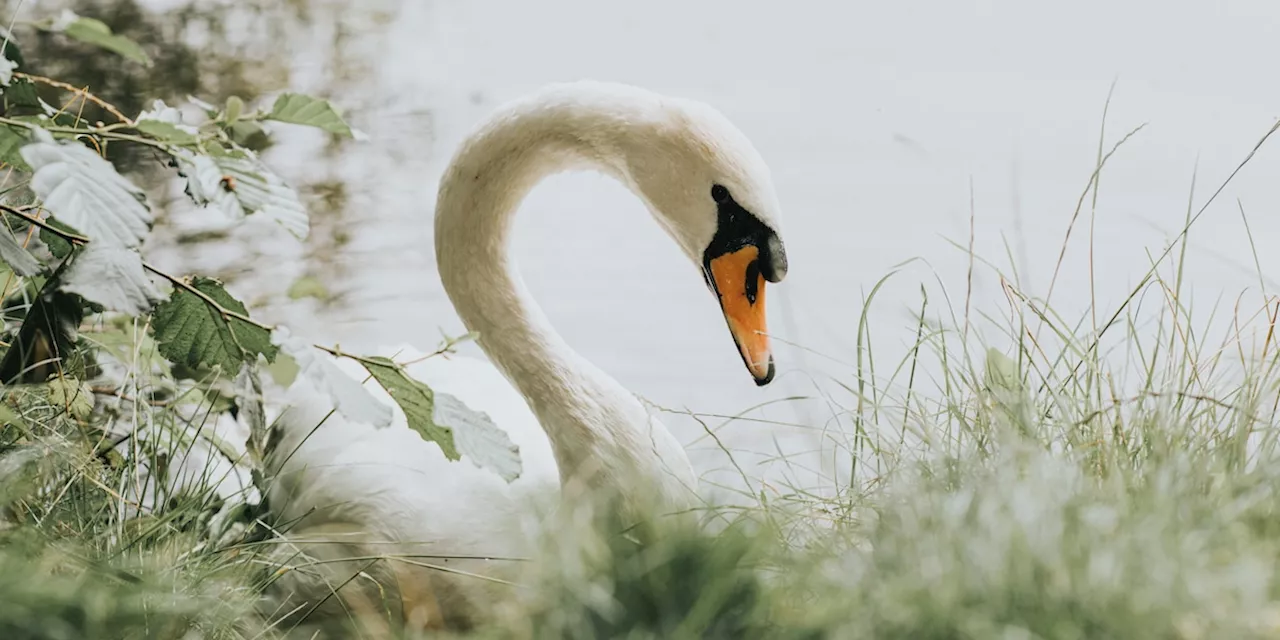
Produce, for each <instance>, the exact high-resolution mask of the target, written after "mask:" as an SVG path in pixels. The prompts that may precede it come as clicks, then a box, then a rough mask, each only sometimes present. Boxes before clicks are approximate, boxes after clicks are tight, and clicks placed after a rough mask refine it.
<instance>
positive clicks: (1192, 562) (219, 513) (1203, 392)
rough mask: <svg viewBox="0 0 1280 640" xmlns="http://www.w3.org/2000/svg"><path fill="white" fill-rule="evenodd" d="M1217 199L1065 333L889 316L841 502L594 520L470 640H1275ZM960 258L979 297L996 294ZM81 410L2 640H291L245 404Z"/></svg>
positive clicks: (125, 361) (42, 444)
mask: <svg viewBox="0 0 1280 640" xmlns="http://www.w3.org/2000/svg"><path fill="white" fill-rule="evenodd" d="M1273 131H1274V130H1273ZM1270 133H1271V132H1268V133H1267V135H1268V136H1269V135H1270ZM1126 138H1127V137H1126ZM1265 139H1266V138H1265V137H1264V138H1263V140H1264V141H1265ZM1259 145H1260V146H1261V142H1260V143H1259ZM1118 146H1119V145H1117V147H1116V148H1118ZM1104 148H1105V147H1104V146H1102V145H1100V147H1099V154H1098V160H1097V166H1096V168H1095V170H1094V171H1093V172H1092V175H1091V177H1090V179H1089V181H1088V187H1087V188H1086V189H1085V190H1084V191H1083V193H1082V195H1081V197H1080V199H1079V203H1078V205H1077V210H1076V212H1075V215H1073V217H1072V219H1071V221H1070V228H1071V229H1072V231H1069V232H1068V236H1070V235H1071V233H1074V232H1076V230H1075V227H1076V223H1077V221H1078V219H1080V218H1081V217H1082V216H1083V214H1084V213H1085V212H1087V211H1088V209H1086V207H1092V206H1094V205H1093V203H1094V202H1096V185H1097V182H1098V179H1099V177H1100V176H1101V175H1103V169H1104V167H1105V163H1106V160H1107V159H1108V158H1110V157H1111V154H1112V153H1115V152H1116V148H1112V149H1111V150H1110V151H1106V152H1104ZM1250 157H1252V153H1251V154H1250ZM1247 161H1248V159H1247V158H1246V159H1245V162H1247ZM1235 175H1236V174H1235V173H1232V174H1231V178H1228V180H1227V181H1226V182H1230V180H1231V179H1233V178H1234V176H1235ZM1226 182H1224V183H1223V186H1226ZM1221 192H1222V189H1221V188H1219V189H1218V190H1217V191H1215V192H1213V193H1212V194H1211V196H1210V197H1208V198H1206V199H1205V202H1204V203H1202V206H1201V207H1199V208H1196V207H1193V206H1189V207H1188V210H1187V215H1186V228H1185V229H1184V230H1183V233H1182V234H1180V235H1179V237H1178V238H1177V239H1176V241H1175V242H1172V243H1170V244H1169V245H1168V246H1167V247H1165V248H1162V252H1161V253H1157V254H1153V255H1151V265H1152V266H1151V269H1150V271H1149V273H1148V274H1147V276H1146V277H1145V278H1143V279H1141V281H1140V282H1139V283H1138V284H1137V285H1136V286H1135V287H1134V288H1133V290H1132V293H1131V295H1129V296H1128V297H1127V298H1126V299H1125V300H1123V301H1122V302H1121V303H1120V304H1119V305H1118V306H1117V307H1116V308H1114V309H1106V308H1101V307H1099V306H1098V305H1097V303H1096V302H1095V304H1094V305H1093V306H1092V307H1091V308H1088V309H1073V310H1066V309H1055V308H1054V307H1053V306H1052V305H1051V304H1050V300H1046V299H1038V298H1036V297H1035V296H1033V295H1030V294H1028V293H1027V292H1024V291H1022V290H1021V288H1020V287H1019V285H1018V284H1017V283H1018V278H1017V277H1016V274H1014V275H1012V276H1005V275H1001V276H1000V277H1001V282H1002V283H1003V287H1004V292H1005V294H1006V299H1007V301H1008V307H1007V308H1006V309H1005V311H1004V313H1003V314H1001V315H994V314H996V312H995V311H993V310H986V309H984V308H982V307H981V306H980V305H975V304H973V303H972V301H971V300H970V296H969V293H968V291H966V292H965V296H964V299H963V300H958V299H957V300H954V301H953V300H950V299H947V298H945V297H943V301H942V302H938V301H937V300H938V298H939V296H937V295H936V294H935V296H934V297H933V298H932V299H931V298H929V297H926V296H924V295H922V299H921V302H920V306H919V308H918V310H917V311H918V312H917V322H916V324H915V325H914V326H912V327H910V332H911V334H912V335H914V336H915V340H914V342H913V343H912V344H909V345H907V347H906V349H904V350H903V352H902V353H901V354H900V356H899V357H898V358H897V359H894V360H885V356H884V354H885V353H886V351H884V350H883V349H880V348H877V349H872V344H873V340H872V335H873V334H872V331H871V329H872V327H871V326H870V320H869V315H868V314H867V313H864V314H863V315H862V317H861V318H860V322H859V325H858V328H857V333H856V335H857V339H858V345H859V349H858V362H857V363H856V364H855V365H854V366H853V367H852V370H851V371H850V374H849V377H848V378H847V379H845V380H842V381H840V383H841V384H842V385H843V387H844V391H843V392H842V395H838V396H832V397H828V398H825V399H824V403H825V404H824V406H828V407H832V408H833V409H832V411H831V413H832V416H831V420H828V421H827V422H825V423H823V424H819V425H806V426H809V427H813V428H815V429H818V430H819V431H820V432H821V433H822V434H823V435H822V441H823V443H824V451H823V455H824V457H826V458H827V459H830V460H834V462H833V463H832V464H830V465H829V467H830V469H831V470H830V471H829V472H826V473H824V474H823V475H824V477H825V478H826V479H825V481H824V482H823V483H821V484H819V485H816V486H815V485H811V484H805V485H800V484H798V483H797V484H794V485H792V486H773V485H770V486H768V487H765V486H763V485H761V484H760V483H758V482H755V481H754V480H753V479H752V478H751V477H750V472H749V469H750V468H749V467H747V466H745V465H741V464H739V463H738V462H737V461H735V460H733V456H732V455H730V456H729V458H730V459H729V460H728V461H727V462H726V464H727V465H728V466H729V467H730V468H735V469H737V471H738V472H739V473H741V474H742V475H743V476H744V481H745V486H748V487H751V490H750V491H743V492H742V493H741V494H740V495H739V499H737V500H735V503H734V504H718V505H712V506H709V507H707V508H706V509H705V510H703V511H701V512H700V513H699V515H701V516H702V517H701V518H698V520H699V522H698V523H697V524H691V522H690V520H688V519H677V520H660V521H655V522H649V523H643V524H642V525H640V526H639V528H636V529H632V530H630V531H629V533H628V535H625V536H623V535H606V534H603V533H601V532H602V531H613V530H616V529H617V528H618V527H616V526H609V525H610V524H611V523H608V522H604V523H602V522H600V521H598V520H597V519H596V518H595V517H594V516H593V515H592V513H591V512H589V511H587V510H586V509H585V508H584V509H581V510H572V511H569V512H568V513H567V514H566V516H565V517H567V518H568V522H567V524H564V525H563V526H561V527H559V528H557V530H556V535H554V536H551V537H548V539H547V540H546V541H545V542H546V544H545V546H544V554H543V558H542V559H543V560H544V562H540V563H535V564H534V565H533V566H534V567H535V569H534V570H533V571H532V572H531V574H530V575H529V576H528V579H527V583H526V585H525V587H527V588H520V589H515V590H513V598H512V600H511V602H508V603H505V604H504V605H503V607H502V610H503V616H502V623H501V624H499V625H497V626H496V627H495V628H489V629H479V630H475V631H474V632H472V633H469V634H466V637H484V638H543V637H561V638H584V639H585V638H703V637H706V638H883V639H893V638H912V639H929V638H975V639H977V638H1005V639H1009V640H1013V639H1032V638H1045V639H1049V638H1053V639H1072V638H1082V639H1083V638H1181V639H1196V638H1220V637H1229V638H1268V637H1280V574H1278V573H1277V560H1280V465H1278V464H1276V462H1277V459H1278V458H1280V448H1278V445H1277V442H1278V441H1280V438H1277V434H1278V433H1280V432H1278V431H1277V429H1276V413H1277V412H1276V408H1277V405H1278V404H1280V336H1276V335H1275V332H1274V327H1275V322H1276V319H1277V316H1278V315H1280V302H1277V299H1275V298H1273V297H1272V296H1271V295H1269V294H1265V293H1264V294H1263V295H1262V296H1261V297H1259V298H1256V300H1257V301H1258V302H1254V303H1252V304H1249V303H1246V302H1245V301H1244V300H1243V299H1241V300H1240V301H1237V302H1235V303H1234V304H1233V305H1232V306H1231V308H1230V309H1228V310H1226V311H1223V310H1221V309H1220V308H1218V309H1213V310H1211V311H1210V312H1209V313H1207V314H1204V313H1200V314H1197V313H1193V312H1192V305H1191V303H1190V302H1189V301H1188V300H1187V298H1188V297H1189V296H1188V295H1187V293H1186V292H1187V291H1188V290H1189V283H1188V282H1186V280H1185V278H1184V269H1183V265H1184V264H1185V261H1186V239H1187V234H1188V233H1191V232H1192V231H1193V224H1194V222H1195V221H1196V219H1197V218H1198V217H1199V216H1200V214H1201V213H1202V212H1203V211H1205V210H1206V208H1207V207H1208V206H1209V204H1210V203H1211V202H1214V201H1215V199H1216V198H1217V197H1218V194H1219V193H1221ZM1193 200H1194V198H1193ZM1241 214H1242V216H1243V215H1244V212H1243V211H1241ZM1247 220H1248V219H1247V216H1246V217H1245V221H1246V224H1247ZM1089 240H1090V241H1091V238H1090V239H1089ZM1069 241H1070V238H1069V237H1068V239H1067V240H1064V242H1069ZM1250 241H1251V242H1252V238H1250ZM960 248H961V249H962V250H965V251H966V253H967V255H969V257H970V261H971V265H972V266H971V271H970V273H972V271H973V270H976V269H992V270H996V268H995V267H994V266H993V265H990V264H989V263H985V262H984V261H982V260H980V259H979V258H978V256H976V255H974V253H973V246H972V240H970V242H969V244H968V246H961V247H960ZM1064 255H1065V252H1064ZM1061 260H1062V259H1061V258H1060V259H1059V266H1061ZM1255 264H1257V260H1256V250H1255ZM996 271H997V272H998V270H996ZM1259 271H1261V270H1260V269H1259ZM1258 275H1259V281H1260V282H1265V279H1264V278H1262V274H1261V273H1259V274H1258ZM969 281H970V282H971V281H972V276H971V275H970V276H969ZM886 286H896V284H895V281H893V280H890V279H888V278H886V279H884V280H881V281H880V282H878V283H876V284H875V286H874V288H873V289H872V291H871V293H870V294H869V296H868V298H867V301H866V307H868V308H869V307H871V306H872V305H873V304H875V296H876V294H877V292H878V291H880V290H882V288H883V287H886ZM912 286H915V285H912ZM1263 290H1264V292H1265V287H1263ZM922 291H923V289H922ZM1046 297H1048V298H1051V296H1046ZM982 311H987V312H989V313H991V314H993V315H982ZM980 328H984V329H987V330H991V329H994V330H997V331H999V332H1000V334H999V338H998V339H995V340H992V341H990V343H986V342H984V340H983V339H982V338H981V337H980V335H981V332H980V331H979V329H980ZM117 329H119V328H118V327H117ZM1214 332H1217V333H1214ZM117 333H124V334H126V337H128V336H136V335H139V334H137V333H129V332H128V331H120V332H117ZM107 334H110V335H111V336H113V338H112V339H115V340H117V341H118V340H119V336H116V335H115V333H112V332H111V331H107V330H104V331H103V338H102V339H103V340H104V341H106V340H107V338H106V335H107ZM89 335H93V333H92V332H89ZM143 335H145V334H143ZM124 344H125V346H126V347H128V348H124V349H116V350H114V351H111V352H112V353H117V354H122V355H120V357H118V358H117V362H116V364H117V365H118V368H119V370H120V371H123V372H124V374H123V375H124V377H125V378H127V379H129V380H131V381H132V382H131V385H132V386H130V387H129V388H130V389H132V390H133V391H135V392H137V393H136V395H138V396H139V397H141V396H142V395H143V394H142V393H141V392H140V391H139V390H140V389H143V388H150V387H154V386H157V385H162V383H163V380H164V379H166V378H165V377H164V376H156V377H153V376H152V374H153V373H154V372H153V369H154V367H156V366H159V365H157V364H156V359H155V358H152V357H144V356H148V353H149V352H148V349H153V347H152V346H151V345H149V344H147V342H146V340H145V339H135V338H131V337H130V338H128V339H126V340H124ZM873 356H878V357H880V358H881V359H880V360H879V361H877V360H876V359H875V358H873ZM79 389H80V387H76V389H75V390H79ZM153 390H154V389H153ZM86 393H87V392H86ZM59 394H60V395H59ZM74 397H76V394H75V393H74V392H69V391H68V390H67V389H61V390H59V391H57V392H56V393H55V392H54V391H53V390H52V386H50V385H42V386H37V387H29V388H14V389H9V390H8V396H7V403H6V404H5V406H6V407H7V408H8V410H9V412H10V415H8V416H7V417H6V418H5V420H4V426H3V427H2V428H0V509H3V512H2V513H0V637H4V638H133V637H153V638H187V637H211V638H273V637H284V636H287V635H289V633H288V631H289V627H290V624H289V623H287V622H285V617H286V614H287V613H289V612H284V611H278V610H273V609H272V607H271V606H270V603H269V601H267V600H265V599H263V597H261V595H260V594H261V592H262V590H263V588H264V587H265V586H266V585H268V584H269V583H270V581H271V580H272V579H273V576H274V575H276V572H277V569H278V565H276V564H274V563H273V561H272V560H271V555H270V550H271V549H272V546H273V545H272V531H271V530H270V529H269V528H266V527H264V526H261V525H262V522H263V518H264V517H265V516H263V514H262V512H261V505H259V504H258V503H259V502H260V501H259V500H258V498H257V494H256V493H255V491H254V489H253V487H252V483H247V482H239V483H238V484H237V483H236V482H230V480H233V479H235V478H234V477H233V476H235V474H236V473H237V472H236V471H235V470H234V469H233V468H232V467H231V466H230V465H228V464H226V461H225V460H223V461H222V462H219V457H218V454H219V453H220V452H221V450H222V447H220V446H219V437H220V436H218V435H217V434H218V433H220V432H218V431H217V430H215V429H212V427H213V426H215V425H214V424H213V423H215V422H216V421H217V420H218V419H219V416H223V415H226V414H224V413H220V412H221V411H222V408H219V407H218V403H219V402H220V400H219V399H218V398H216V397H213V396H204V395H190V394H189V393H188V392H186V391H183V390H182V389H172V390H167V391H164V393H159V394H155V393H153V394H151V395H149V396H147V397H148V398H151V399H152V400H155V399H156V398H160V400H159V401H155V402H154V403H149V402H133V403H128V402H119V401H117V402H116V403H115V404H112V402H109V401H106V400H104V398H102V397H99V398H98V402H97V403H96V406H95V407H94V408H93V409H92V411H91V412H89V411H86V410H85V408H84V407H83V406H81V407H80V408H79V409H78V410H77V409H76V408H75V405H74V402H73V401H69V400H68V398H74ZM708 429H709V431H710V432H711V433H712V435H713V436H714V429H712V428H711V427H708ZM122 431H123V432H124V433H133V435H132V436H131V437H130V439H129V440H127V441H123V442H122V444H119V445H117V446H116V447H114V448H110V447H106V446H105V445H104V443H106V442H113V441H114V439H113V438H114V437H116V436H112V435H111V434H113V433H114V434H118V433H121V432H122ZM192 433H196V434H197V435H191V434H192ZM183 434H186V435H183ZM713 440H714V438H713ZM717 442H718V441H717ZM726 452H727V450H726ZM778 459H779V460H780V461H781V462H783V463H787V464H797V465H798V464H800V462H799V461H798V460H793V459H789V458H788V456H787V455H785V454H781V455H780V456H779V458H778ZM236 462H238V463H244V461H243V460H237V461H236ZM155 476H162V477H166V478H169V479H170V481H173V480H174V479H182V482H181V483H179V484H181V485H182V487H183V488H182V490H180V491H166V490H160V489H158V487H160V488H163V487H164V486H165V483H159V482H155V481H153V480H152V479H151V478H153V477H155ZM612 524H616V523H612ZM637 540H644V541H645V543H643V544H641V543H638V542H637ZM293 635H298V634H296V633H295V634H293ZM302 637H309V636H302ZM339 637H341V636H339Z"/></svg>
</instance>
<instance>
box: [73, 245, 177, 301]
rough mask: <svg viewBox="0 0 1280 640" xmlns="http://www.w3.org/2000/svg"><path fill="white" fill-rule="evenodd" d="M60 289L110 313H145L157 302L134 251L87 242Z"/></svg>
mask: <svg viewBox="0 0 1280 640" xmlns="http://www.w3.org/2000/svg"><path fill="white" fill-rule="evenodd" d="M62 290H63V291H67V292H70V293H74V294H76V295H79V296H80V297H82V298H84V299H85V300H88V301H90V302H96V303H98V304H100V305H102V306H103V307H104V308H106V309H110V310H111V311H119V312H121V313H128V314H131V315H138V314H141V313H145V312H147V311H149V310H150V309H151V307H153V306H155V303H156V302H157V301H159V300H160V299H161V297H162V296H161V295H160V292H159V291H156V287H155V285H154V284H152V283H151V279H150V278H148V277H147V273H146V271H144V270H143V268H142V256H141V255H139V254H138V251H137V249H130V248H127V247H113V246H111V245H106V244H101V243H97V242H93V243H90V244H89V246H87V247H85V248H84V249H83V250H81V251H80V253H78V254H76V256H75V258H73V259H72V262H71V266H70V268H68V269H67V273H66V275H65V276H64V281H63V284H62Z"/></svg>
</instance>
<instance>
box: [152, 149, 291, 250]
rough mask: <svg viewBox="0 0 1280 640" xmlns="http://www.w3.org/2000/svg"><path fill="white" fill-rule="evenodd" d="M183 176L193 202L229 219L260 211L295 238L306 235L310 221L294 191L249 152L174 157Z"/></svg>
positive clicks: (237, 218)
mask: <svg viewBox="0 0 1280 640" xmlns="http://www.w3.org/2000/svg"><path fill="white" fill-rule="evenodd" d="M174 157H175V158H177V160H178V170H179V172H180V173H181V174H182V175H183V176H185V177H186V178H187V195H189V196H191V199H192V200H193V201H195V203H196V204H200V205H212V206H213V207H214V208H215V209H218V210H220V211H222V212H223V214H224V215H226V216H227V217H228V218H230V219H232V220H239V219H241V218H243V217H244V216H246V215H248V214H252V213H258V214H261V215H263V216H265V217H267V218H269V219H271V220H273V221H275V222H276V223H277V224H279V225H280V226H282V227H284V228H285V229H286V230H288V231H289V233H291V234H293V235H294V236H295V237H297V238H299V239H303V238H306V237H307V233H308V232H309V230H310V221H309V220H308V218H307V210H306V208H305V207H303V206H302V201H301V200H299V199H298V193H297V192H296V191H294V190H293V189H292V188H291V187H289V186H288V185H286V184H285V183H284V180H281V179H280V177H279V176H277V175H276V174H274V173H272V172H271V170H269V169H267V167H266V166H264V165H263V164H262V163H261V162H259V161H258V159H257V158H256V157H254V156H252V155H248V154H245V153H240V154H239V155H224V156H217V157H214V156H208V155H204V154H196V153H188V154H178V155H176V156H174Z"/></svg>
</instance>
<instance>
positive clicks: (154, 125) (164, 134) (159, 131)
mask: <svg viewBox="0 0 1280 640" xmlns="http://www.w3.org/2000/svg"><path fill="white" fill-rule="evenodd" d="M134 128H135V129H137V130H138V131H141V132H142V133H144V134H146V135H147V137H149V138H152V139H155V140H159V141H161V142H172V143H173V144H195V142H196V137H195V136H194V135H192V134H190V133H188V132H186V131H183V130H182V129H179V128H178V127H177V125H174V124H172V123H169V122H163V121H161V120H138V121H137V123H136V124H135V125H134Z"/></svg>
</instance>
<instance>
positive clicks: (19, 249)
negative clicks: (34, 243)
mask: <svg viewBox="0 0 1280 640" xmlns="http://www.w3.org/2000/svg"><path fill="white" fill-rule="evenodd" d="M0 260H4V261H5V264H8V265H9V268H10V269H12V270H13V272H14V273H16V274H18V275H20V276H34V275H36V274H37V273H40V272H41V271H43V270H44V267H43V266H41V264H40V262H39V261H38V260H36V259H35V256H32V255H31V252H29V251H27V250H26V249H25V248H23V246H22V245H21V244H20V243H19V242H18V239H17V238H15V237H14V236H13V232H12V231H10V230H9V228H8V227H6V226H3V225H0Z"/></svg>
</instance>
